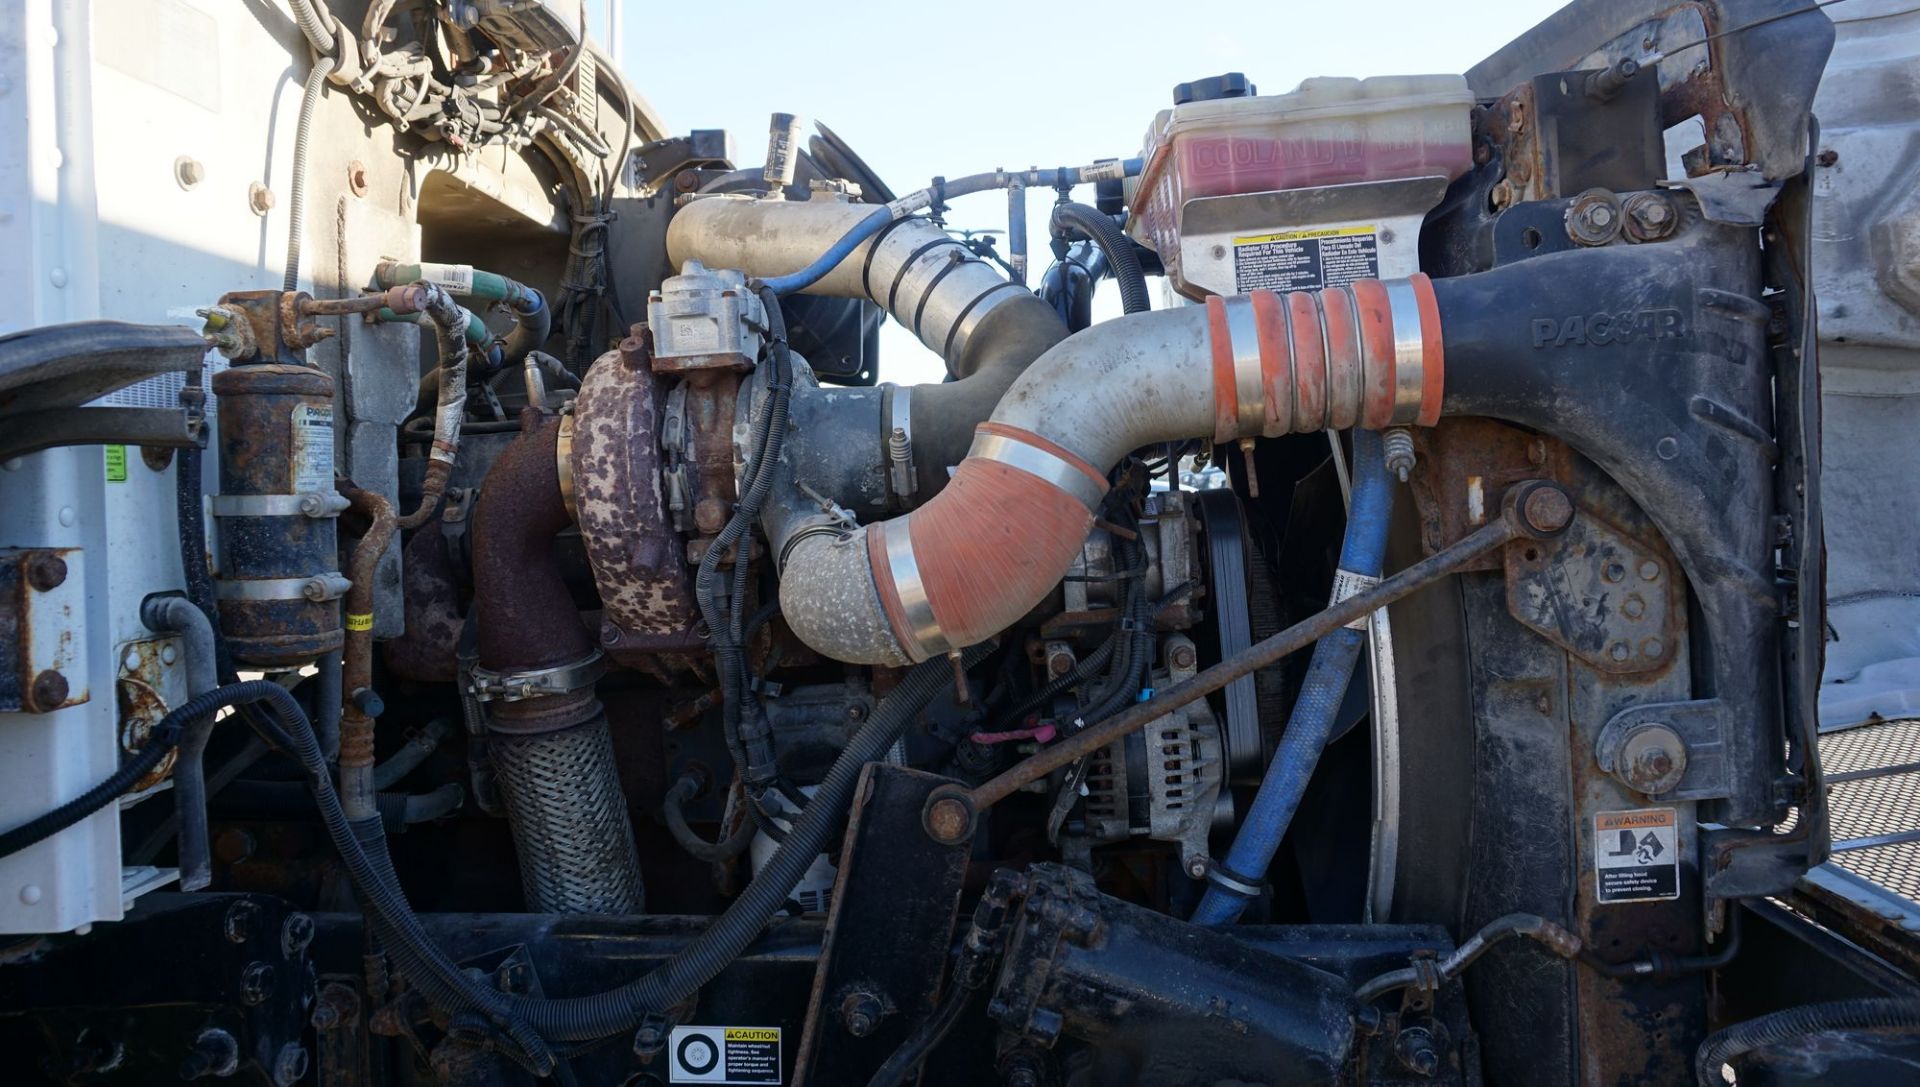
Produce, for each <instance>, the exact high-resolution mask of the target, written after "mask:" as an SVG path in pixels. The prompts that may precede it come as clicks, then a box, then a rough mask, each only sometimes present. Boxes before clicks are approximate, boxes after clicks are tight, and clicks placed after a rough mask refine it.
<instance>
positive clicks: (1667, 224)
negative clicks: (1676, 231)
mask: <svg viewBox="0 0 1920 1087" xmlns="http://www.w3.org/2000/svg"><path fill="white" fill-rule="evenodd" d="M1626 212H1627V229H1628V231H1629V233H1630V234H1631V235H1632V237H1633V239H1634V240H1635V241H1643V242H1651V241H1659V240H1660V239H1661V238H1664V237H1666V236H1667V235H1669V234H1671V233H1673V228H1674V227H1676V226H1678V225H1679V222H1680V221H1679V217H1678V216H1676V215H1675V214H1674V213H1673V205H1672V204H1669V203H1667V198H1666V197H1665V196H1662V195H1661V194H1659V193H1657V192H1642V193H1635V194H1633V195H1632V196H1630V197H1628V198H1627V204H1626Z"/></svg>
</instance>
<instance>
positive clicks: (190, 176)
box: [173, 155, 207, 192]
mask: <svg viewBox="0 0 1920 1087" xmlns="http://www.w3.org/2000/svg"><path fill="white" fill-rule="evenodd" d="M206 179H207V167H206V164H205V163H202V162H201V161H200V160H199V159H196V158H194V157H193V156H191V155H181V156H180V157H179V158H177V159H174V160H173V180H174V183H175V184H177V185H179V186H180V187H181V188H183V189H186V190H187V191H189V192H191V191H193V189H194V188H196V187H197V186H198V185H199V184H200V183H201V182H202V181H205V180H206Z"/></svg>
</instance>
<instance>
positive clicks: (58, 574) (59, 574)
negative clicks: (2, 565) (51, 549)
mask: <svg viewBox="0 0 1920 1087" xmlns="http://www.w3.org/2000/svg"><path fill="white" fill-rule="evenodd" d="M66 580H67V563H66V560H65V559H62V558H61V557H60V556H58V555H35V556H34V557H32V558H31V559H28V560H27V584H28V585H31V586H33V587H34V589H35V590H37V591H39V592H43V593H44V592H51V591H52V590H54V589H57V588H59V587H60V585H61V583H62V582H64V581H66Z"/></svg>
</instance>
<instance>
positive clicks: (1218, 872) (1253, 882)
mask: <svg viewBox="0 0 1920 1087" xmlns="http://www.w3.org/2000/svg"><path fill="white" fill-rule="evenodd" d="M1207 882H1208V883H1211V884H1213V885H1214V886H1215V887H1218V888H1220V889H1221V890H1223V891H1225V892H1227V893H1228V894H1230V895H1234V896H1236V897H1239V898H1259V897H1260V881H1259V880H1257V879H1254V878H1253V877H1251V876H1243V875H1241V874H1240V873H1238V872H1236V871H1234V870H1233V869H1231V868H1228V867H1227V866H1226V865H1225V864H1223V863H1221V862H1220V861H1218V860H1215V859H1213V858H1211V857H1209V858H1208V859H1207Z"/></svg>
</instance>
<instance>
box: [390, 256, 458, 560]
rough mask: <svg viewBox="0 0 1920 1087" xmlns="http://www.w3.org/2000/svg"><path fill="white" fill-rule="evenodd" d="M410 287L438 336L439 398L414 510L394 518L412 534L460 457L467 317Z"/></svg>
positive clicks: (440, 297)
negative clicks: (421, 295) (455, 461)
mask: <svg viewBox="0 0 1920 1087" xmlns="http://www.w3.org/2000/svg"><path fill="white" fill-rule="evenodd" d="M415 286H417V287H420V288H421V289H422V290H423V292H424V299H423V302H422V307H421V308H422V309H423V310H424V311H425V312H426V314H427V317H428V318H429V319H430V320H432V321H433V324H434V327H435V328H436V329H437V330H438V332H439V344H440V366H439V368H438V369H437V370H436V371H435V373H436V374H437V375H438V380H439V386H440V388H439V396H438V397H437V398H436V400H435V402H434V409H433V444H432V446H431V447H429V449H428V451H427V474H426V478H425V479H424V480H422V481H421V484H420V504H419V505H418V506H417V507H415V508H414V511H413V512H412V513H409V514H407V515H405V516H404V517H401V518H400V523H399V527H400V528H401V529H402V530H403V531H412V530H413V529H416V528H419V527H420V526H421V525H424V524H426V523H427V521H428V520H429V519H430V518H432V517H433V514H434V512H435V511H436V510H438V509H439V508H440V496H441V495H443V494H445V493H446V489H447V482H448V481H449V480H451V479H452V478H453V463H454V460H455V459H456V458H457V457H458V456H459V454H460V429H461V424H462V423H463V422H464V421H465V419H466V415H467V358H468V352H467V341H466V338H465V336H464V331H465V329H466V326H467V324H468V318H470V317H471V316H472V314H470V313H468V312H467V311H466V310H465V309H464V308H462V307H461V305H460V304H459V303H458V302H455V301H454V300H453V297H452V296H451V295H450V294H448V293H447V292H446V290H444V289H443V288H441V287H437V286H435V285H433V284H431V283H428V282H425V281H424V280H423V281H421V282H420V283H418V284H415Z"/></svg>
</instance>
